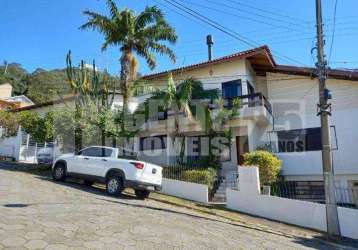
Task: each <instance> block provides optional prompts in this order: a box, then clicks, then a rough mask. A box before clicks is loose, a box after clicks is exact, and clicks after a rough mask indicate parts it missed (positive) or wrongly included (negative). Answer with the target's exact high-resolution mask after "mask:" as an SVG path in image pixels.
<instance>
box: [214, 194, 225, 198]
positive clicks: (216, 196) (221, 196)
mask: <svg viewBox="0 0 358 250" xmlns="http://www.w3.org/2000/svg"><path fill="white" fill-rule="evenodd" d="M214 198H226V194H214Z"/></svg>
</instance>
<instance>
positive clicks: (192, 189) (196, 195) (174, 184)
mask: <svg viewBox="0 0 358 250" xmlns="http://www.w3.org/2000/svg"><path fill="white" fill-rule="evenodd" d="M161 192H162V193H163V194H168V195H172V196H176V197H180V198H184V199H188V200H192V201H198V202H201V203H208V202H209V191H208V186H207V185H202V184H196V183H191V182H185V181H178V180H172V179H166V178H163V181H162V191H161Z"/></svg>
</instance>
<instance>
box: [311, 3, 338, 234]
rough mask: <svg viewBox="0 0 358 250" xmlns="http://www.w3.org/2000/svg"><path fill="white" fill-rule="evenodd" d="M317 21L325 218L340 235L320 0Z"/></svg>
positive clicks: (333, 230) (329, 225) (329, 232)
mask: <svg viewBox="0 0 358 250" xmlns="http://www.w3.org/2000/svg"><path fill="white" fill-rule="evenodd" d="M316 19H317V20H316V22H317V52H318V53H317V59H318V62H317V64H316V66H317V71H318V80H319V104H318V108H319V112H318V115H320V117H321V142H322V165H323V179H324V188H325V199H326V220H327V233H328V237H334V236H339V235H340V228H339V221H338V211H337V202H336V194H335V183H334V173H333V168H332V155H331V137H330V127H329V123H328V117H329V116H330V115H331V113H330V111H331V104H330V103H328V99H331V94H330V91H329V90H328V89H327V88H326V64H327V62H326V60H325V55H324V40H323V21H322V4H321V0H316Z"/></svg>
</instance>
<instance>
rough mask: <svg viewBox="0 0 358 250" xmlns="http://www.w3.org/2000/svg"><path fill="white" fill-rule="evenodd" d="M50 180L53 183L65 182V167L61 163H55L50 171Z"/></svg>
mask: <svg viewBox="0 0 358 250" xmlns="http://www.w3.org/2000/svg"><path fill="white" fill-rule="evenodd" d="M52 178H53V179H54V180H55V181H65V180H66V166H65V164H63V163H61V162H60V163H57V164H56V165H55V167H54V168H53V170H52Z"/></svg>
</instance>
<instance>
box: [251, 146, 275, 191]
mask: <svg viewBox="0 0 358 250" xmlns="http://www.w3.org/2000/svg"><path fill="white" fill-rule="evenodd" d="M244 164H245V165H246V166H257V167H258V168H259V171H260V182H261V185H269V184H271V183H274V182H276V181H277V179H278V175H279V173H280V170H281V164H282V162H281V160H279V159H278V158H277V157H276V156H275V155H274V154H272V153H270V152H268V151H262V150H258V151H253V152H249V153H246V154H245V155H244Z"/></svg>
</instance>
